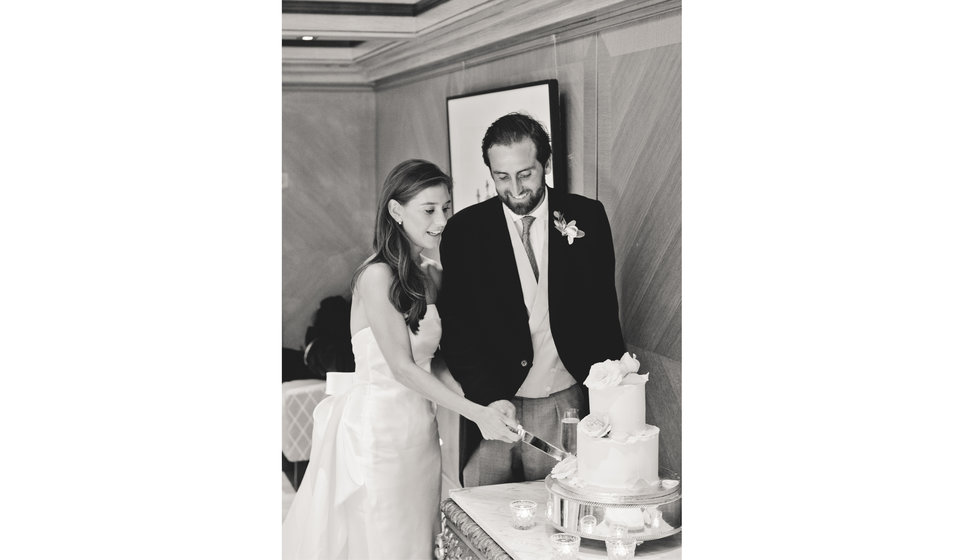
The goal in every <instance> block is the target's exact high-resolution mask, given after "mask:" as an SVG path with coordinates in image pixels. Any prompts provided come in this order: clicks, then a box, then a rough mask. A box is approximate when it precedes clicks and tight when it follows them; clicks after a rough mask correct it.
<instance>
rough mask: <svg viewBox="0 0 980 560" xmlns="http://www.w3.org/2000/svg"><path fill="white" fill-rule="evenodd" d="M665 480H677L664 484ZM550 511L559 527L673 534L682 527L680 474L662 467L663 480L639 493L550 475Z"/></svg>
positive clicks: (595, 532)
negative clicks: (628, 493) (573, 482)
mask: <svg viewBox="0 0 980 560" xmlns="http://www.w3.org/2000/svg"><path fill="white" fill-rule="evenodd" d="M664 480H673V481H677V484H676V485H673V486H670V484H669V483H668V485H664V484H663V481H664ZM544 486H545V488H546V489H547V490H548V508H547V513H546V515H547V516H548V520H549V521H550V522H551V524H552V525H553V526H554V527H555V529H558V530H559V531H562V532H565V533H571V534H573V535H578V536H580V537H582V538H587V539H596V540H603V541H604V540H607V539H610V538H617V537H623V536H627V537H630V538H634V539H636V540H637V541H648V540H654V539H661V538H664V537H669V536H670V535H673V534H676V533H679V532H680V530H681V485H680V478H679V477H678V476H677V475H676V474H674V473H672V472H669V471H661V483H659V484H657V485H656V486H652V487H651V488H650V489H649V490H648V491H645V492H644V493H642V494H639V495H632V496H623V495H621V494H616V493H615V492H614V491H610V490H604V489H602V488H596V487H581V488H579V487H572V486H569V485H567V484H565V483H564V482H562V481H561V480H555V479H553V478H551V476H550V475H549V476H548V477H547V478H545V479H544Z"/></svg>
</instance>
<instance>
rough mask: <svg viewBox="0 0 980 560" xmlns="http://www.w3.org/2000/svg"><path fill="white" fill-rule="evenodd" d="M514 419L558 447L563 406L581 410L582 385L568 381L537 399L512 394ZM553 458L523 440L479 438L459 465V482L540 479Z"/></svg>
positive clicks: (547, 470)
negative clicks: (467, 457) (558, 389)
mask: <svg viewBox="0 0 980 560" xmlns="http://www.w3.org/2000/svg"><path fill="white" fill-rule="evenodd" d="M510 402H512V403H514V406H515V407H516V408H517V422H518V424H520V425H521V426H523V427H524V429H525V430H527V431H529V432H531V433H532V434H534V435H536V436H538V437H539V438H541V439H543V440H545V441H547V442H550V443H552V444H554V445H557V446H559V447H561V417H562V413H563V412H564V411H565V409H568V408H577V409H578V411H579V414H580V415H581V414H584V413H585V411H584V409H585V396H584V394H583V393H582V386H581V385H579V384H575V385H572V386H571V387H569V388H568V389H565V390H563V391H559V392H557V393H554V394H552V395H549V396H547V397H544V398H540V399H528V398H522V397H514V398H512V399H510ZM556 463H557V461H556V460H555V459H552V458H551V457H549V456H548V455H545V454H544V453H542V452H541V451H539V450H537V449H535V448H533V447H531V446H530V445H527V444H525V443H523V442H520V441H518V442H516V443H506V442H503V441H498V440H483V441H481V442H480V446H479V447H477V448H476V451H475V452H473V455H472V456H471V457H470V459H469V461H468V462H467V463H466V466H465V467H464V468H463V480H462V483H463V486H467V487H468V486H485V485H489V484H503V483H505V482H524V481H526V480H541V479H543V478H544V477H546V476H548V473H550V472H551V469H552V468H554V466H555V464H556Z"/></svg>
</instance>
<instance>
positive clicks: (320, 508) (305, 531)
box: [282, 304, 442, 560]
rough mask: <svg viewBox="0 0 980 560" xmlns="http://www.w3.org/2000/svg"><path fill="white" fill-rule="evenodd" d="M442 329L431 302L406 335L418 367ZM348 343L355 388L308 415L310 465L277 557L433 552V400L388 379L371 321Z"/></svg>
mask: <svg viewBox="0 0 980 560" xmlns="http://www.w3.org/2000/svg"><path fill="white" fill-rule="evenodd" d="M441 336H442V322H441V320H440V319H439V313H438V311H436V306H435V305H432V304H430V305H429V306H428V307H427V309H426V313H425V317H423V318H422V320H421V321H420V322H419V332H418V334H410V335H409V338H410V339H411V344H412V355H413V357H414V359H415V363H417V364H418V365H419V366H420V367H422V369H425V370H426V371H431V370H430V364H431V361H432V355H433V354H434V353H435V351H436V347H437V346H438V345H439V338H440V337H441ZM351 345H352V346H353V349H354V359H355V363H356V367H355V371H356V375H355V376H354V384H353V386H352V387H351V389H350V390H349V391H347V392H345V393H341V394H339V395H334V396H330V397H327V398H326V399H325V400H323V401H322V402H321V403H320V404H319V405H318V406H317V407H316V410H315V411H314V413H313V446H312V450H311V452H310V464H309V466H308V467H307V470H306V474H305V475H304V477H303V482H302V484H300V487H299V490H297V492H296V497H295V498H294V500H293V505H292V507H291V508H290V510H289V513H288V514H287V515H286V520H285V521H284V522H283V527H282V532H283V535H282V552H283V559H284V560H314V559H316V560H326V559H330V560H333V559H338V558H350V559H358V560H360V559H378V560H401V559H405V560H409V559H416V558H426V559H431V558H432V556H433V549H434V540H435V533H436V531H437V529H438V511H439V495H440V492H439V476H440V475H439V473H440V469H441V455H440V452H439V438H438V435H437V433H436V420H435V405H433V404H432V402H431V401H429V400H428V399H426V398H424V397H422V396H421V395H419V394H418V393H416V392H415V391H412V390H411V389H408V388H407V387H405V386H404V385H402V384H400V383H399V382H398V381H395V379H394V377H393V376H392V373H391V370H390V368H389V367H388V364H387V363H386V362H385V359H384V357H383V356H382V355H381V350H380V348H379V347H378V342H377V340H375V338H374V333H373V332H372V331H371V329H370V327H368V328H364V329H361V330H360V331H358V332H356V333H355V334H354V335H353V336H352V337H351Z"/></svg>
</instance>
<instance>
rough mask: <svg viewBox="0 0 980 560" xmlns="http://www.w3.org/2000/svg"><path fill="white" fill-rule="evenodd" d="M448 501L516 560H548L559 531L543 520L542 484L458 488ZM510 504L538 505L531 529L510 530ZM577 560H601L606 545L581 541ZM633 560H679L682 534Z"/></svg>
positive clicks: (649, 546)
mask: <svg viewBox="0 0 980 560" xmlns="http://www.w3.org/2000/svg"><path fill="white" fill-rule="evenodd" d="M449 497H450V498H452V500H453V501H454V502H456V504H457V505H459V507H460V508H461V509H462V510H463V511H465V512H466V514H467V515H469V516H470V517H471V518H472V519H473V521H475V522H476V523H477V524H479V525H480V527H481V528H482V529H483V530H484V531H486V533H487V535H489V536H490V538H492V539H493V540H494V541H496V542H497V544H498V545H500V547H501V548H503V549H504V550H505V551H506V552H507V554H510V555H511V556H512V557H513V558H514V559H515V560H540V559H542V558H551V542H550V538H551V535H554V534H555V533H557V532H558V531H557V530H555V528H554V527H552V526H551V523H550V522H549V521H548V519H547V517H546V512H545V508H546V507H547V501H548V491H547V490H546V489H545V487H544V481H541V480H537V481H533V482H515V483H511V484H496V485H493V486H476V487H473V488H460V489H457V490H451V491H450V492H449ZM512 500H534V501H535V502H537V504H538V509H537V512H535V514H534V526H533V527H532V528H530V529H526V530H520V529H515V528H513V527H512V526H511V524H510V502H511V501H512ZM579 558H580V559H581V560H593V559H596V560H604V559H605V558H606V545H605V543H603V542H602V541H596V540H592V539H582V545H581V547H580V549H579ZM636 558H656V559H658V560H680V559H681V533H677V534H675V535H672V536H669V537H666V538H663V539H656V540H652V541H646V542H644V543H643V544H641V545H639V546H637V547H636Z"/></svg>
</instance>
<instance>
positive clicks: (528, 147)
mask: <svg viewBox="0 0 980 560" xmlns="http://www.w3.org/2000/svg"><path fill="white" fill-rule="evenodd" d="M537 153H538V150H537V148H535V146H534V142H532V141H531V139H530V138H525V139H523V140H521V141H520V142H515V143H513V144H508V145H503V144H494V145H493V146H490V148H489V149H487V159H488V160H490V175H491V176H493V184H494V186H495V187H497V195H498V196H499V197H500V200H501V201H502V202H503V203H504V204H505V205H507V208H510V209H511V211H512V212H514V213H515V214H517V215H519V216H523V215H525V214H528V213H530V212H531V211H533V210H534V209H535V208H537V207H538V205H539V204H541V200H542V199H543V198H544V189H545V185H544V176H545V174H546V173H547V172H548V169H547V168H549V167H551V161H550V160H549V161H548V162H547V167H546V166H543V165H541V162H540V161H538V159H537V157H536V156H537Z"/></svg>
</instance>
